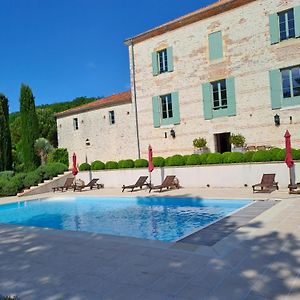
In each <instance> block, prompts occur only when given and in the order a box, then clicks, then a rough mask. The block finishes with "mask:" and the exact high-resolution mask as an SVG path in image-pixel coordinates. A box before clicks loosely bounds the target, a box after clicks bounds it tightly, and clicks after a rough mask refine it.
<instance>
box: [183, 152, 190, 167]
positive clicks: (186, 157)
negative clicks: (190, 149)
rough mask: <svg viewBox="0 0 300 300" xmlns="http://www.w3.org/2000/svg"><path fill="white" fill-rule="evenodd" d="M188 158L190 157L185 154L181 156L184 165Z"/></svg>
mask: <svg viewBox="0 0 300 300" xmlns="http://www.w3.org/2000/svg"><path fill="white" fill-rule="evenodd" d="M190 156H191V155H190V154H187V155H183V156H182V157H183V161H184V164H185V165H186V164H187V161H188V159H189V157H190Z"/></svg>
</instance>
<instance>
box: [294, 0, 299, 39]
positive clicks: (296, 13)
mask: <svg viewBox="0 0 300 300" xmlns="http://www.w3.org/2000/svg"><path fill="white" fill-rule="evenodd" d="M294 18H295V36H296V37H300V6H296V7H294Z"/></svg>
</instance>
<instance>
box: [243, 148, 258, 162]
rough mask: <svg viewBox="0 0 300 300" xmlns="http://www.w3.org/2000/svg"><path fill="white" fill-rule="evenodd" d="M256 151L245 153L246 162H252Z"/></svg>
mask: <svg viewBox="0 0 300 300" xmlns="http://www.w3.org/2000/svg"><path fill="white" fill-rule="evenodd" d="M254 153H255V151H247V152H245V153H244V160H245V162H252V158H253V155H254Z"/></svg>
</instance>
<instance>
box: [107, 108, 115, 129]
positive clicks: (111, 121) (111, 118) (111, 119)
mask: <svg viewBox="0 0 300 300" xmlns="http://www.w3.org/2000/svg"><path fill="white" fill-rule="evenodd" d="M108 114H109V124H110V125H113V124H115V122H116V121H115V112H114V111H113V110H111V111H109V112H108Z"/></svg>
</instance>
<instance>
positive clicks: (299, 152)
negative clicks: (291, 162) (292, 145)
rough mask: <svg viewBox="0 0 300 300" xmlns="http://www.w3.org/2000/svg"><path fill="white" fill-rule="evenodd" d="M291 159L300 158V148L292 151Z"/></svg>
mask: <svg viewBox="0 0 300 300" xmlns="http://www.w3.org/2000/svg"><path fill="white" fill-rule="evenodd" d="M293 159H295V160H300V149H298V150H295V152H294V153H293Z"/></svg>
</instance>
